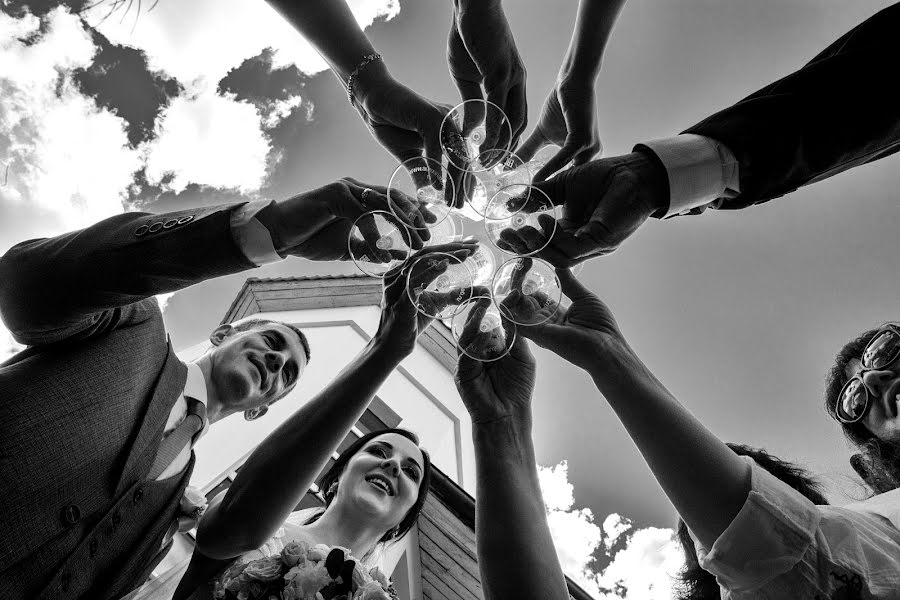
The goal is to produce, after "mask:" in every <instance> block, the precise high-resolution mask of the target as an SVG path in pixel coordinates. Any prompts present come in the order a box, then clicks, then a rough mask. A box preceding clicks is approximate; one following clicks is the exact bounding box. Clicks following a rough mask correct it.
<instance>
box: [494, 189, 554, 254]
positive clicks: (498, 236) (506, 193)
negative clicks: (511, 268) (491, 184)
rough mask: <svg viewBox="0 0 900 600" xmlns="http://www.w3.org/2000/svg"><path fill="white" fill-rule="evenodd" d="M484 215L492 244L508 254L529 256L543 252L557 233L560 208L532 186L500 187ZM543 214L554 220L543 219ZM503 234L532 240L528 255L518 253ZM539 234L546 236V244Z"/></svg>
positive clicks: (544, 238) (544, 237)
mask: <svg viewBox="0 0 900 600" xmlns="http://www.w3.org/2000/svg"><path fill="white" fill-rule="evenodd" d="M485 212H486V215H485V217H484V230H485V233H486V234H487V237H488V239H489V240H490V241H491V243H492V244H493V245H494V246H496V247H497V248H498V249H499V250H501V251H502V252H505V253H506V254H513V255H517V256H527V255H530V254H534V253H536V252H540V251H541V250H543V249H544V248H546V247H547V244H549V243H550V240H551V239H552V238H553V234H554V233H556V219H557V217H558V212H557V209H556V207H555V206H553V203H552V202H551V201H550V198H549V197H548V196H547V194H545V193H544V192H542V191H541V190H539V189H538V188H536V187H534V186H532V185H524V186H523V185H518V184H515V185H510V186H507V187H504V188H501V189H500V191H498V192H497V193H496V194H494V197H493V198H491V201H490V202H489V203H488V205H487V210H486V211H485ZM543 215H548V216H549V217H551V218H549V219H548V218H546V217H545V218H543V219H540V218H539V217H542V216H543ZM542 221H543V222H544V223H542ZM504 231H510V232H513V233H514V234H515V235H514V236H513V237H519V238H526V239H532V240H533V242H534V243H533V247H532V248H531V250H529V251H527V252H521V251H518V252H517V251H516V249H515V248H514V246H513V245H511V244H510V243H509V240H504V239H503V236H502V234H503V232H504ZM536 235H538V236H543V241H541V240H540V237H535V236H536ZM538 242H540V243H538ZM520 250H521V249H520Z"/></svg>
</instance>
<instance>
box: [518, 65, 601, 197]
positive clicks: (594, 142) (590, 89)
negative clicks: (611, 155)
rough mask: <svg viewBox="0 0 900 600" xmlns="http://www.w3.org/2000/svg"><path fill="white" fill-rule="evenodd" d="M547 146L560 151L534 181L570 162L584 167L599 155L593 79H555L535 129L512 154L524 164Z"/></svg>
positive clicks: (536, 175) (540, 179)
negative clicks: (549, 145)
mask: <svg viewBox="0 0 900 600" xmlns="http://www.w3.org/2000/svg"><path fill="white" fill-rule="evenodd" d="M548 144H555V145H557V146H560V149H559V151H558V152H557V153H556V154H555V155H554V156H553V157H551V158H550V160H548V161H547V164H545V165H544V166H543V167H541V169H540V170H539V171H538V172H537V173H535V175H534V181H543V180H544V179H546V178H547V177H549V176H551V175H553V174H554V173H556V172H557V171H559V170H560V169H562V168H563V167H564V166H566V164H568V163H569V162H570V161H571V162H572V163H573V165H575V166H578V165H583V164H584V163H586V162H588V161H589V160H591V159H592V158H594V156H596V155H597V154H598V153H599V152H602V150H603V144H601V142H600V128H599V126H598V125H597V108H596V97H595V93H594V82H593V80H592V79H574V80H558V81H557V82H556V85H555V86H554V87H553V90H551V91H550V94H549V95H548V96H547V99H546V100H544V106H543V107H542V108H541V117H540V119H539V121H538V124H537V127H535V128H534V130H533V131H532V132H531V135H529V136H528V138H527V139H526V140H525V141H524V142H522V145H521V146H519V148H518V149H517V150H516V151H515V153H516V155H517V156H518V157H519V158H521V159H522V160H524V161H526V162H527V161H529V160H531V159H532V157H533V156H534V155H535V154H536V153H537V151H538V150H540V149H541V148H543V147H544V146H546V145H548Z"/></svg>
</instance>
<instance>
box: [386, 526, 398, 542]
mask: <svg viewBox="0 0 900 600" xmlns="http://www.w3.org/2000/svg"><path fill="white" fill-rule="evenodd" d="M399 534H400V527H394V528H393V529H391V530H390V531H388V539H391V540H392V539H394V538H395V537H397V536H398V535H399Z"/></svg>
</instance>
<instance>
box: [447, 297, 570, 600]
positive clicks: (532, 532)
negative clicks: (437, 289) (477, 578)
mask: <svg viewBox="0 0 900 600" xmlns="http://www.w3.org/2000/svg"><path fill="white" fill-rule="evenodd" d="M476 317H477V315H476ZM478 320H479V319H478V318H476V319H474V322H476V323H477V322H478ZM534 380H535V362H534V357H533V356H532V354H531V351H530V350H529V349H528V344H527V343H526V342H525V341H524V340H523V339H521V338H520V339H518V340H516V342H515V344H514V345H513V347H512V350H511V351H510V353H509V355H507V356H505V357H504V358H502V359H500V360H498V361H495V362H491V363H482V362H478V361H474V360H472V359H470V358H468V357H466V356H460V359H459V365H458V367H457V372H456V385H457V388H458V389H459V391H460V396H461V397H462V400H463V402H464V403H465V405H466V408H467V409H468V411H469V414H470V416H471V418H472V439H473V441H474V444H475V467H476V486H477V489H476V502H475V510H476V513H475V536H476V544H477V553H478V565H479V569H480V571H481V584H482V587H483V589H484V597H485V598H486V599H487V600H502V599H506V598H523V599H528V598H535V599H538V598H539V599H541V600H567V599H568V597H569V596H568V591H567V588H566V580H565V576H564V575H563V572H562V569H561V568H560V565H559V560H558V558H557V556H556V553H555V552H554V551H553V548H554V546H553V539H552V538H551V536H550V527H549V525H548V524H547V512H546V508H545V507H544V501H543V496H542V495H541V489H540V485H539V482H538V474H537V463H536V462H535V456H534V444H533V443H532V439H531V422H532V420H531V395H532V393H533V391H534Z"/></svg>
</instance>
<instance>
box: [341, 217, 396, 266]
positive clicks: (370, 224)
mask: <svg viewBox="0 0 900 600" xmlns="http://www.w3.org/2000/svg"><path fill="white" fill-rule="evenodd" d="M356 226H357V228H359V233H360V235H362V238H363V239H362V241H363V243H364V245H363V246H361V247H360V246H357V248H358V249H360V250H362V252H361V254H362V255H364V256H367V257H368V258H369V259H370V260H372V261H374V262H379V263H386V262H391V254H390V252H388V251H387V250H382V249H380V248H379V247H378V240H380V239H381V232H380V231H378V225H377V224H376V223H375V215H372V214H365V215H363V216H362V217H360V218H359V219H358V220H357V221H356ZM353 241H357V240H354V239H353V238H351V243H352V242H353ZM354 252H355V253H356V252H357V250H354ZM356 255H357V256H360V254H359V253H357V254H356Z"/></svg>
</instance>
